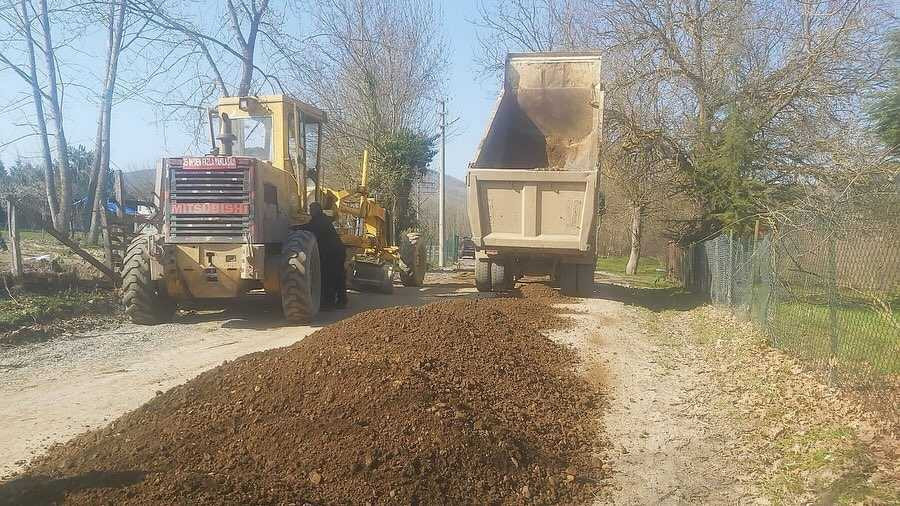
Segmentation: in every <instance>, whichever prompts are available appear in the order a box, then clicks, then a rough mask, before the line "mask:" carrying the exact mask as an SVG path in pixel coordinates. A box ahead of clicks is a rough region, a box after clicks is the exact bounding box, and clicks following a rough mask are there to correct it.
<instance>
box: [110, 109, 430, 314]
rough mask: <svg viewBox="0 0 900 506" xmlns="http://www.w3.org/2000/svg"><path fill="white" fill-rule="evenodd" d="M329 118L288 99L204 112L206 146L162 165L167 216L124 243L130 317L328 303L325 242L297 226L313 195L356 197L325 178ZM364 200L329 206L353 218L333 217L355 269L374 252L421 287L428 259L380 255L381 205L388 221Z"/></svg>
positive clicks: (300, 310)
mask: <svg viewBox="0 0 900 506" xmlns="http://www.w3.org/2000/svg"><path fill="white" fill-rule="evenodd" d="M325 122H326V115H325V113H324V112H323V111H321V110H319V109H317V108H316V107H314V106H312V105H309V104H306V103H304V102H301V101H299V100H295V99H292V98H290V97H287V96H283V95H273V96H259V97H224V98H222V99H220V100H219V103H218V106H217V107H216V109H215V110H211V111H210V113H209V134H210V137H211V139H210V140H211V143H212V146H213V148H212V150H211V152H210V153H209V154H208V155H206V156H184V157H178V158H165V159H163V160H161V161H160V163H159V164H158V165H157V170H156V192H155V199H156V202H155V204H156V206H157V208H158V209H159V210H160V213H161V219H159V220H157V222H156V226H155V227H147V228H145V230H144V232H143V233H142V234H141V235H139V236H138V237H136V238H135V239H134V241H133V242H132V243H131V245H130V246H129V247H128V250H127V252H126V255H125V261H124V266H123V268H122V273H121V278H122V301H123V304H124V306H125V313H126V314H127V315H128V316H129V318H130V319H131V320H132V321H134V322H135V323H140V324H156V323H161V322H165V321H168V320H170V319H171V318H172V316H173V314H174V312H175V310H176V308H177V307H178V306H179V305H186V306H196V305H204V306H205V305H210V304H212V305H218V304H222V303H224V302H226V301H228V300H232V299H236V298H239V297H241V296H243V295H245V294H247V293H249V292H252V291H259V290H264V291H265V293H266V294H268V295H269V296H272V297H277V298H279V299H280V301H281V306H282V309H283V311H284V315H285V317H286V318H287V319H288V320H289V321H295V322H308V321H310V320H311V319H312V318H313V317H315V315H316V314H317V313H318V311H319V307H320V302H321V276H322V271H321V265H320V257H319V247H318V244H317V242H316V239H315V236H313V234H312V233H311V232H309V231H305V230H300V229H299V227H300V226H301V225H303V224H305V223H307V222H308V221H309V215H308V213H307V209H308V204H309V203H310V202H312V201H318V202H322V201H323V199H325V198H326V197H327V198H328V199H330V200H331V201H334V200H335V197H338V196H341V197H338V199H340V198H343V199H345V200H346V202H349V201H350V200H351V195H352V196H354V197H356V196H358V192H353V193H350V192H345V191H343V190H331V189H325V188H324V186H323V184H322V183H323V171H322V166H321V152H322V128H323V125H324V123H325ZM217 132H218V133H217ZM364 199H369V200H371V205H369V206H362V207H361V210H362V212H358V213H356V214H355V215H353V214H352V213H350V212H349V211H348V210H347V209H345V210H344V211H341V210H340V209H337V208H335V209H334V210H333V211H332V213H331V214H332V215H334V216H335V218H336V220H337V219H341V218H344V222H345V223H348V222H349V221H348V220H349V219H351V218H352V219H355V220H358V223H356V228H354V229H352V230H350V229H342V228H341V227H340V223H338V225H339V227H338V228H339V230H342V238H343V240H344V242H345V244H347V245H348V247H349V248H350V252H351V253H352V255H348V256H349V257H350V259H351V262H350V263H349V265H348V269H350V270H351V273H352V272H355V270H354V269H355V268H356V267H355V266H356V265H357V260H359V261H360V262H361V261H362V260H363V257H364V256H365V255H366V254H369V253H372V254H374V255H375V256H376V257H378V258H380V259H381V261H380V263H379V262H376V263H377V265H379V266H383V265H386V264H390V265H391V267H392V268H393V266H395V265H400V266H403V267H404V269H401V276H404V275H405V276H408V277H410V279H413V280H416V279H417V280H419V283H418V284H421V276H422V275H424V264H423V265H422V267H421V269H422V271H421V272H420V273H418V274H413V273H412V271H411V270H410V269H409V268H405V266H406V264H405V263H403V262H402V261H400V260H399V256H396V258H391V259H388V258H387V257H385V256H384V252H385V251H389V250H390V248H391V247H390V246H388V243H387V242H385V230H386V227H384V226H383V224H384V219H383V218H384V209H383V208H382V209H381V211H380V216H381V219H382V226H381V227H375V228H372V227H371V225H372V224H375V223H376V222H377V221H378V219H379V211H378V206H377V205H376V204H374V200H372V199H370V198H369V197H368V195H366V196H364ZM329 205H331V204H328V203H326V206H324V207H326V208H328V206H329ZM334 211H337V213H335V212H334ZM423 258H424V257H423ZM381 268H383V267H381ZM404 273H405V274H404ZM392 275H393V272H391V276H392ZM382 282H384V280H382ZM386 283H388V284H390V283H391V280H388V281H387V282H386ZM385 286H386V285H385Z"/></svg>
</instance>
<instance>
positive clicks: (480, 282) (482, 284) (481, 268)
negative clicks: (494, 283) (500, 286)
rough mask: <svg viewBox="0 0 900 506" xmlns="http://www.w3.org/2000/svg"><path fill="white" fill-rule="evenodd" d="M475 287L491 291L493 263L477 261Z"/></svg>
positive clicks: (483, 290)
mask: <svg viewBox="0 0 900 506" xmlns="http://www.w3.org/2000/svg"><path fill="white" fill-rule="evenodd" d="M475 288H476V289H477V290H478V291H479V292H490V291H491V263H490V262H484V261H481V260H476V261H475Z"/></svg>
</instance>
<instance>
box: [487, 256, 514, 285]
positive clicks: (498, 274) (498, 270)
mask: <svg viewBox="0 0 900 506" xmlns="http://www.w3.org/2000/svg"><path fill="white" fill-rule="evenodd" d="M511 285H512V283H511V280H510V279H509V269H507V268H506V264H503V263H501V262H491V291H493V292H503V291H506V290H509V289H510V287H511Z"/></svg>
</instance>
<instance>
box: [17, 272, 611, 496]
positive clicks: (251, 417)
mask: <svg viewBox="0 0 900 506" xmlns="http://www.w3.org/2000/svg"><path fill="white" fill-rule="evenodd" d="M515 295H516V296H514V297H508V298H484V299H465V300H454V301H449V302H439V303H434V304H429V305H426V306H422V307H406V308H394V309H379V310H374V311H369V312H365V313H361V314H358V315H356V316H353V317H351V318H349V319H347V320H344V321H341V322H338V323H336V324H334V325H331V326H329V327H326V328H323V329H321V330H319V331H317V332H315V333H313V334H312V335H310V336H309V337H307V338H305V339H304V340H302V341H300V342H299V343H297V344H295V345H293V346H290V347H287V348H280V349H275V350H270V351H266V352H260V353H254V354H251V355H247V356H245V357H242V358H239V359H237V360H234V361H232V362H228V363H225V364H223V365H221V366H220V367H217V368H215V369H212V370H210V371H207V372H205V373H203V374H201V375H200V376H199V377H197V378H196V379H194V380H192V381H189V382H187V383H185V384H183V385H181V386H178V387H175V388H173V389H171V390H169V391H168V392H165V393H161V394H160V395H158V396H157V397H156V398H155V399H153V400H152V401H150V402H149V403H147V404H146V405H144V406H142V407H141V408H139V409H137V410H135V411H133V412H130V413H128V414H126V415H124V416H122V417H121V418H119V419H118V420H115V421H114V422H112V423H111V424H110V425H109V426H108V427H106V428H103V429H100V430H96V431H92V432H88V433H86V434H84V435H82V436H80V437H78V438H76V439H74V440H72V441H71V442H69V443H66V444H64V445H60V446H57V447H54V448H52V449H51V451H50V452H48V453H47V454H46V455H45V456H43V457H41V458H39V459H37V460H36V461H34V462H33V463H32V464H31V465H30V466H29V467H28V468H27V470H26V471H25V472H24V473H23V474H21V475H19V476H18V477H16V478H15V479H13V480H12V481H10V482H8V483H6V484H5V486H4V487H3V488H2V489H0V502H6V503H48V502H49V503H64V504H158V503H184V504H196V503H204V504H304V503H307V502H308V503H327V504H350V503H352V504H366V503H385V502H386V503H403V504H416V503H424V504H437V503H454V504H456V503H477V504H508V503H522V502H532V503H543V504H548V503H554V504H556V503H577V504H582V503H585V502H590V501H591V499H592V498H593V497H595V495H596V491H597V488H598V487H599V486H600V483H601V482H602V479H603V475H604V473H605V469H604V466H603V463H602V462H601V461H600V460H599V459H598V458H597V457H596V455H598V454H599V450H600V448H599V446H600V445H601V444H602V443H600V441H602V439H601V438H598V437H597V434H598V430H599V426H598V421H599V409H600V405H601V403H602V402H601V401H602V399H601V398H600V396H599V394H598V393H597V388H596V385H591V384H589V383H588V382H587V381H585V379H583V376H580V375H579V374H578V373H577V372H576V370H575V362H576V358H575V354H574V351H572V350H571V349H570V348H568V347H565V346H561V345H559V344H556V343H554V342H553V341H551V340H549V339H547V338H546V337H545V333H546V331H548V330H550V329H560V328H563V327H565V325H566V320H565V319H564V318H561V316H560V315H559V314H558V313H557V310H555V309H553V307H552V306H551V302H554V301H558V300H552V299H550V298H548V297H552V296H553V292H552V291H544V290H543V289H541V288H528V289H526V290H524V291H523V293H519V294H515Z"/></svg>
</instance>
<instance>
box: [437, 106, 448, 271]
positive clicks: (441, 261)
mask: <svg viewBox="0 0 900 506" xmlns="http://www.w3.org/2000/svg"><path fill="white" fill-rule="evenodd" d="M446 163H447V109H446V101H445V100H444V99H441V172H440V177H439V179H438V267H440V268H441V269H443V268H444V170H445V165H446Z"/></svg>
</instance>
